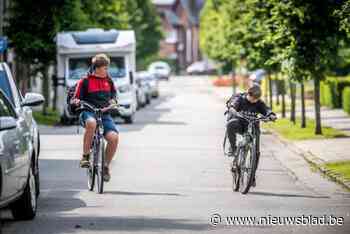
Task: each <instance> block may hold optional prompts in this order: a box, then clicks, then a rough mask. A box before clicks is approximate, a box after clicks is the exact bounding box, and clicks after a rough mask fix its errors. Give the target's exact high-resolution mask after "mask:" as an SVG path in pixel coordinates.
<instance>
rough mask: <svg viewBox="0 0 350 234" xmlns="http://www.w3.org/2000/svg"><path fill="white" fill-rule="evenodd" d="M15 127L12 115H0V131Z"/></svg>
mask: <svg viewBox="0 0 350 234" xmlns="http://www.w3.org/2000/svg"><path fill="white" fill-rule="evenodd" d="M16 127H17V123H16V119H15V118H13V117H9V116H6V117H0V131H3V130H9V129H14V128H16Z"/></svg>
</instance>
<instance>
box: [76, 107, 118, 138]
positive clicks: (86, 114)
mask: <svg viewBox="0 0 350 234" xmlns="http://www.w3.org/2000/svg"><path fill="white" fill-rule="evenodd" d="M89 118H92V119H95V120H96V117H95V114H94V113H92V112H90V111H83V112H81V113H80V115H79V123H80V125H81V126H83V127H84V128H85V122H86V120H87V119H89ZM102 124H103V135H104V136H106V134H107V133H108V132H110V131H113V132H116V133H117V134H119V130H118V128H117V126H116V125H115V123H114V121H113V119H112V117H111V115H110V114H104V115H103V116H102Z"/></svg>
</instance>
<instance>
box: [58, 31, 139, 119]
mask: <svg viewBox="0 0 350 234" xmlns="http://www.w3.org/2000/svg"><path fill="white" fill-rule="evenodd" d="M56 43H57V78H56V79H57V81H58V82H56V83H58V86H57V89H58V90H57V93H58V95H57V104H58V105H57V107H58V108H59V111H60V113H61V118H62V121H64V122H67V121H69V120H71V119H72V118H73V116H70V115H69V113H68V111H67V104H66V97H67V89H68V88H69V87H71V86H73V85H75V84H76V82H77V81H78V80H79V79H80V78H81V77H82V76H83V75H85V74H86V73H87V72H88V69H89V67H90V64H91V58H92V57H93V56H95V55H96V54H97V53H106V54H107V55H108V56H109V57H110V58H111V64H110V67H109V73H110V76H111V77H112V79H113V81H114V84H115V86H116V88H117V95H118V101H119V104H120V108H119V110H118V112H116V113H113V114H112V115H114V116H115V117H116V116H119V117H122V118H123V119H124V120H125V122H126V123H132V122H133V119H134V114H135V112H136V105H137V101H136V86H135V82H134V75H135V47H136V45H135V33H134V31H117V30H109V31H104V30H102V29H88V30H87V31H79V32H62V33H58V34H57V37H56Z"/></svg>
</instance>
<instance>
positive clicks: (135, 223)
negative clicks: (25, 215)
mask: <svg viewBox="0 0 350 234" xmlns="http://www.w3.org/2000/svg"><path fill="white" fill-rule="evenodd" d="M44 219H45V221H44V222H41V224H40V225H38V224H34V222H16V225H22V226H23V228H24V227H25V229H26V233H36V234H41V233H43V234H44V233H45V234H59V233H75V232H84V231H88V232H92V233H102V232H106V231H109V232H111V231H113V233H118V231H131V232H138V231H149V232H156V231H163V232H167V233H172V232H173V231H175V230H185V231H187V233H190V232H194V231H204V230H208V229H209V228H210V226H209V224H207V223H203V222H198V221H197V220H191V219H167V218H147V217H143V216H126V217H121V216H119V217H110V216H103V217H101V216H100V217H98V216H80V217H76V216H48V217H45V218H44ZM10 222H11V221H10ZM12 223H14V222H12ZM53 226H54V227H55V228H53Z"/></svg>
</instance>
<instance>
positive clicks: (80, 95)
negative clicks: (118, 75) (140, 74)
mask: <svg viewBox="0 0 350 234" xmlns="http://www.w3.org/2000/svg"><path fill="white" fill-rule="evenodd" d="M84 83H85V84H86V85H83V84H84ZM74 97H75V98H77V99H80V100H83V101H86V102H88V103H90V104H92V105H94V106H96V107H97V108H103V107H107V106H109V101H110V100H111V99H115V98H116V89H115V87H114V84H113V81H112V80H111V78H110V77H105V78H101V77H97V76H95V75H94V74H90V75H88V76H87V77H84V78H82V79H81V80H79V81H78V84H77V87H76V90H75V94H74Z"/></svg>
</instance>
